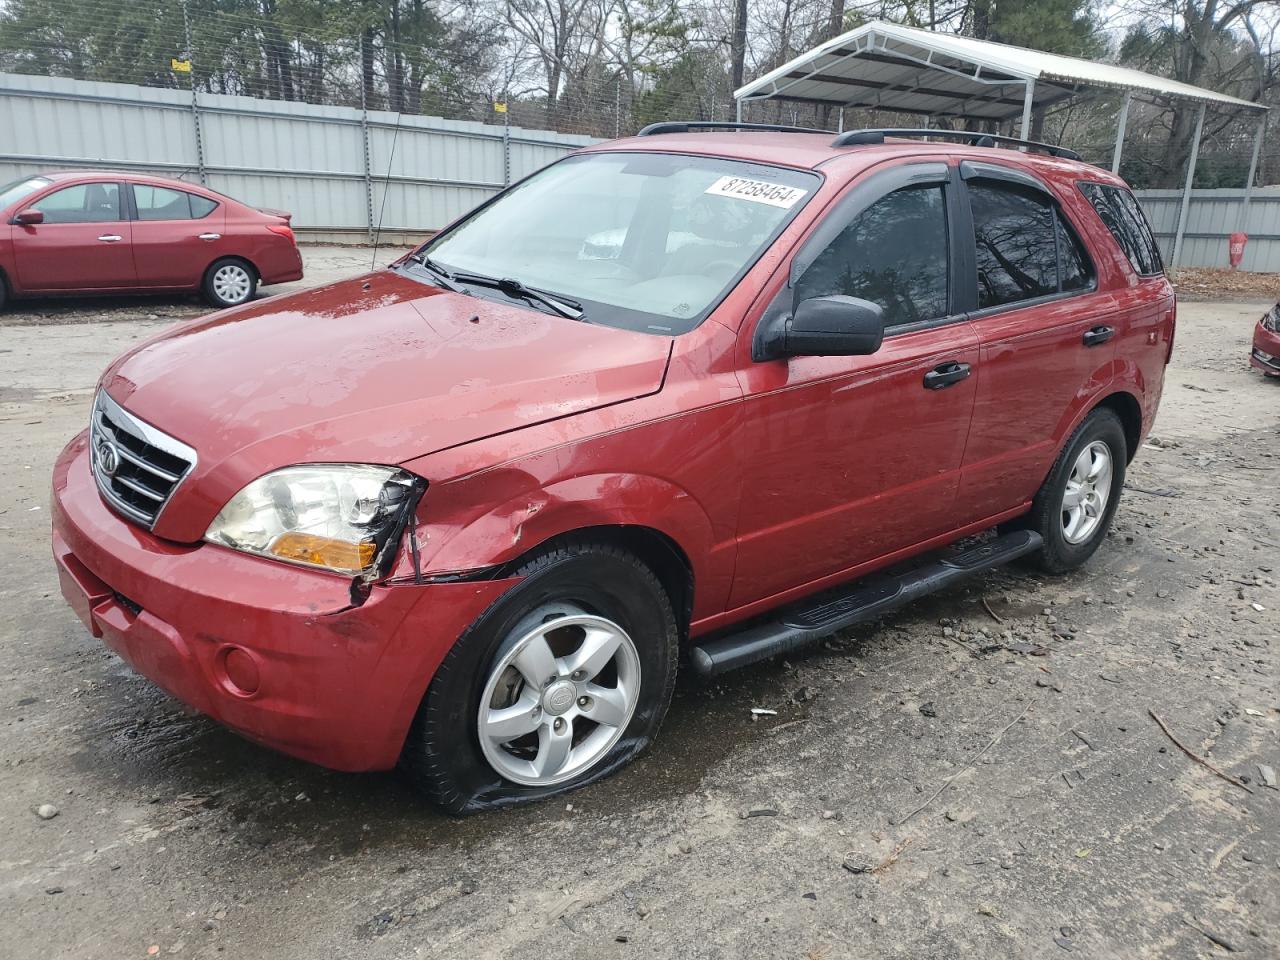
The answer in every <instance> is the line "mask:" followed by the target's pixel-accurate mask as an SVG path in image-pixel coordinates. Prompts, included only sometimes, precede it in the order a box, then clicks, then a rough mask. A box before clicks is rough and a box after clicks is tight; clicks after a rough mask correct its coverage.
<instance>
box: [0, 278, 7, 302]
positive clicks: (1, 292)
mask: <svg viewBox="0 0 1280 960" xmlns="http://www.w3.org/2000/svg"><path fill="white" fill-rule="evenodd" d="M8 299H9V286H8V284H6V283H5V279H4V275H3V274H0V310H3V309H4V305H5V303H6V302H7V301H8Z"/></svg>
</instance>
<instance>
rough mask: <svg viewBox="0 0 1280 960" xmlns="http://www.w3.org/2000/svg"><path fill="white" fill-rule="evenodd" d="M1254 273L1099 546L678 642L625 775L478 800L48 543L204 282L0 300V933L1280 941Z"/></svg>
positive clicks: (1175, 386) (491, 950)
mask: <svg viewBox="0 0 1280 960" xmlns="http://www.w3.org/2000/svg"><path fill="white" fill-rule="evenodd" d="M326 255H327V256H333V257H337V256H339V254H337V253H332V254H326ZM342 256H348V257H350V256H353V254H352V253H351V252H346V253H344V254H342ZM360 266H361V264H360V263H358V262H356V260H352V261H350V262H348V263H347V264H346V267H347V268H350V269H357V268H359V267H360ZM331 269H332V270H333V271H339V270H341V269H343V266H342V265H341V264H337V263H336V262H335V263H334V264H332V265H331ZM310 272H311V275H312V277H313V278H314V277H316V276H319V275H320V273H321V271H320V270H319V269H313V270H312V271H310ZM1263 306H1264V305H1263V304H1262V303H1221V302H1220V303H1214V304H1208V303H1190V304H1185V305H1184V306H1183V308H1182V311H1181V320H1180V328H1179V332H1178V338H1177V349H1176V353H1175V358H1174V362H1173V366H1172V367H1171V369H1170V371H1169V376H1168V380H1167V384H1166V390H1165V400H1164V405H1163V407H1162V410H1161V413H1160V418H1159V421H1158V423H1157V427H1156V439H1154V440H1152V441H1151V443H1149V444H1148V445H1147V446H1146V447H1145V448H1144V449H1143V450H1142V451H1140V452H1139V454H1138V458H1137V461H1136V463H1135V465H1134V467H1133V469H1132V471H1131V473H1130V481H1129V488H1128V490H1127V493H1126V495H1125V499H1124V503H1123V505H1122V507H1121V510H1120V513H1119V515H1118V519H1117V523H1116V525H1115V528H1114V532H1113V534H1112V536H1111V538H1110V540H1109V542H1108V543H1107V544H1105V545H1104V546H1103V548H1102V550H1101V551H1100V552H1099V553H1098V554H1097V556H1096V557H1095V558H1094V559H1093V561H1092V562H1091V563H1090V564H1089V565H1088V566H1087V567H1086V568H1085V569H1084V570H1082V571H1079V572H1077V573H1075V574H1073V575H1071V576H1067V577H1063V578H1058V579H1043V578H1041V577H1039V576H1036V575H1034V574H1032V573H1030V572H1028V571H1027V570H1026V569H1024V568H1020V567H1019V568H1011V569H1007V570H1003V571H1000V572H997V573H994V574H992V575H989V576H987V577H985V578H983V579H981V580H979V581H976V582H974V583H972V584H970V585H969V586H967V587H964V588H958V589H953V590H950V591H948V592H945V593H943V594H939V595H936V596H934V597H932V598H930V599H928V600H926V601H924V602H921V603H918V604H916V605H915V606H912V607H910V608H907V609H905V610H903V611H900V612H899V613H897V614H895V615H893V616H892V617H889V618H888V619H886V620H885V621H883V622H882V623H880V624H877V625H874V626H869V627H866V628H858V629H855V630H852V631H849V632H847V633H845V634H842V635H841V636H839V637H837V638H834V639H833V640H831V641H830V642H828V643H826V644H824V645H823V647H822V648H820V649H818V650H815V651H813V652H812V653H810V654H807V655H804V656H798V657H794V658H792V659H791V660H790V661H789V662H782V663H772V664H767V665H762V666H760V667H757V668H754V669H751V670H747V671H744V672H741V673H738V674H734V675H730V676H728V677H726V678H724V679H723V680H722V681H721V682H719V683H717V684H715V685H711V686H706V685H701V684H698V683H696V682H694V681H693V680H692V679H689V678H686V679H685V680H683V681H682V683H681V684H680V686H679V689H678V692H677V697H676V701H675V704H674V707H673V709H672V712H671V715H670V718H669V719H668V721H667V723H666V725H665V727H664V729H663V732H662V734H661V736H660V738H659V740H658V743H657V745H656V747H655V748H654V749H653V750H652V751H651V752H650V753H649V754H647V755H646V756H645V757H644V758H642V759H641V760H640V761H639V762H637V763H636V764H635V765H634V766H632V767H631V768H629V769H628V770H626V771H624V772H623V773H622V774H620V775H619V776H617V777H615V778H613V779H612V780H610V781H608V782H605V783H603V784H599V785H597V786H595V787H592V788H589V789H587V790H583V791H579V792H577V793H575V794H573V795H571V796H570V797H568V798H565V799H563V800H561V801H559V802H548V803H544V804H541V805H539V806H536V807H533V808H528V809H522V810H517V811H507V812H500V813H494V814H484V815H480V816H476V817H472V818H470V819H467V820H462V821H456V820H450V819H447V818H445V817H442V816H441V815H439V814H437V813H436V812H434V811H433V810H432V809H430V808H428V807H426V806H425V805H424V804H422V803H421V802H419V801H418V799H417V798H416V797H415V796H414V795H413V794H412V793H411V792H410V791H409V790H408V789H407V788H406V787H405V786H404V785H403V784H402V783H401V782H400V781H399V780H398V779H397V778H396V777H395V776H393V775H377V776H369V775H366V776H353V775H342V774H334V773H329V772H326V771H323V770H320V769H318V768H315V767H311V766H308V765H306V764H303V763H299V762H296V761H293V760H289V759H287V758H284V757H281V756H278V755H276V754H273V753H270V752H268V751H265V750H262V749H259V748H257V747H254V746H252V745H250V744H248V743H246V742H244V741H242V740H240V739H238V738H237V737H236V736H234V735H233V734H231V733H229V732H227V731H225V730H223V729H221V728H219V727H217V726H216V725H214V724H213V723H212V722H210V721H208V720H205V719H203V718H201V717H199V716H194V715H192V714H190V713H189V712H187V711H186V710H184V709H183V708H182V707H181V706H180V705H179V704H177V703H175V702H174V701H172V700H169V699H167V698H166V697H165V696H164V695H162V694H160V693H159V692H158V691H156V690H155V689H154V688H153V687H152V686H151V685H150V684H149V683H147V682H146V681H144V680H142V679H140V678H138V677H136V676H135V675H133V674H132V673H131V672H130V671H129V670H128V669H126V668H125V667H124V666H123V665H122V664H121V662H120V661H119V660H117V659H116V658H114V657H113V656H111V655H109V654H108V653H106V652H105V651H104V649H103V648H102V646H101V645H100V643H98V642H96V641H94V640H92V639H91V638H90V637H89V636H88V635H87V634H86V632H85V630H84V628H83V627H82V626H81V624H80V623H79V621H78V620H77V619H76V618H75V616H74V615H73V614H72V613H71V611H70V610H69V609H67V607H66V606H65V605H64V604H63V602H62V600H61V598H60V596H59V594H58V587H57V579H56V576H55V574H54V568H53V562H52V560H51V559H50V556H49V547H48V506H47V496H48V493H47V487H48V478H49V471H50V465H51V463H52V460H53V458H54V456H55V454H56V453H57V451H58V449H59V448H60V447H61V445H62V444H63V443H64V442H65V441H66V440H67V438H69V437H70V436H71V435H72V434H74V433H75V432H76V431H77V430H79V429H80V427H81V425H82V424H83V423H84V422H85V420H86V417H87V411H88V403H89V400H90V396H91V389H92V385H93V383H94V380H95V378H96V376H97V374H98V372H99V371H100V370H101V368H102V366H103V365H104V364H105V363H106V362H107V361H108V359H109V358H110V357H111V356H112V355H114V354H115V353H116V352H118V351H119V350H121V349H122V348H124V347H125V346H127V345H128V344H129V343H131V342H133V341H135V340H137V339H138V338H140V337H142V336H145V335H148V334H150V333H152V332H154V331H156V330H157V329H159V328H160V325H161V322H162V321H163V320H166V319H171V318H173V317H174V316H177V315H184V316H185V315H186V314H185V313H182V314H179V313H177V311H182V310H190V311H191V313H195V312H198V310H197V309H196V308H194V307H187V306H185V305H177V306H175V305H174V304H173V303H172V302H163V301H146V302H141V301H137V302H134V303H132V304H127V303H115V304H108V303H106V302H102V301H99V302H94V303H85V302H82V303H80V304H79V305H74V304H59V305H52V306H51V305H49V304H37V305H33V306H31V307H24V308H23V309H24V312H23V313H19V314H8V315H5V323H4V324H3V328H2V329H0V400H2V401H3V407H2V409H0V442H2V443H3V446H4V449H5V451H6V456H5V458H4V460H3V461H2V462H0V482H2V483H3V487H4V489H6V490H8V491H9V494H8V496H7V497H6V503H7V506H4V507H0V571H3V578H2V579H0V585H2V586H0V597H2V598H3V603H4V610H5V614H4V618H3V621H0V717H2V718H3V719H2V720H0V916H2V917H3V918H4V919H3V925H2V929H3V931H4V934H5V935H4V937H3V939H0V957H7V956H14V957H17V956H24V957H26V956H33V955H38V956H41V957H66V958H77V960H80V958H98V957H101V958H112V960H117V958H127V957H147V956H154V955H160V956H170V955H174V956H179V957H214V956H217V955H219V954H220V953H221V954H224V955H226V956H234V957H238V958H250V960H252V958H259V957H297V958H311V957H343V958H364V957H375V958H401V957H405V958H407V957H433V958H453V957H458V956H468V957H521V958H528V957H544V956H545V957H574V958H597V957H600V958H613V957H620V958H622V957H682V958H683V957H707V958H735V960H736V958H743V957H761V958H783V957H795V958H836V957H873V956H874V957H911V958H919V957H930V958H951V957H957V958H958V957H1028V958H1031V957H1034V958H1043V957H1055V956H1059V955H1064V956H1065V955H1067V954H1075V955H1078V956H1086V957H1093V958H1097V957H1124V958H1132V957H1159V958H1195V957H1210V956H1213V955H1216V954H1220V953H1224V952H1226V950H1227V949H1233V950H1236V951H1238V953H1239V955H1241V956H1244V957H1257V958H1263V957H1276V956H1280V792H1278V791H1277V790H1276V789H1275V788H1274V786H1268V785H1266V784H1267V783H1268V781H1269V780H1273V778H1274V776H1275V771H1277V770H1280V690H1278V689H1277V677H1278V673H1280V671H1278V669H1277V668H1278V667H1280V619H1278V618H1277V612H1276V611H1277V608H1280V589H1277V579H1278V578H1280V572H1278V568H1280V510H1278V500H1280V498H1278V496H1277V486H1278V483H1277V482H1278V481H1280V382H1275V381H1270V382H1269V381H1265V380H1264V379H1263V378H1262V377H1261V376H1260V375H1258V374H1257V373H1256V372H1253V371H1250V370H1249V369H1248V367H1247V366H1246V363H1245V357H1246V354H1247V346H1248V339H1249V336H1250V329H1251V326H1252V324H1253V323H1254V322H1255V321H1256V319H1257V317H1258V316H1259V314H1260V313H1261V311H1262V309H1263ZM21 317H27V318H29V319H26V320H21V319H18V318H21ZM153 317H154V319H153ZM89 321H92V322H93V323H92V326H90V325H88V322H89ZM752 707H765V708H770V709H773V710H776V711H777V715H776V716H769V717H763V718H761V719H759V720H758V721H756V722H753V721H752V719H751V712H750V711H751V708H752ZM1149 711H1151V712H1154V713H1155V714H1156V715H1158V716H1159V717H1160V718H1161V719H1162V720H1163V721H1164V722H1165V723H1166V724H1167V725H1168V728H1169V730H1170V732H1171V733H1172V734H1173V735H1174V736H1176V737H1177V738H1178V740H1179V741H1181V743H1182V744H1184V745H1185V746H1186V747H1187V749H1189V750H1190V751H1192V752H1194V753H1195V754H1197V755H1198V756H1200V757H1202V758H1205V759H1206V760H1207V762H1208V763H1209V764H1212V765H1213V766H1215V767H1216V768H1218V769H1219V770H1221V771H1222V772H1223V773H1225V774H1226V775H1227V776H1229V777H1231V778H1233V779H1234V780H1236V781H1237V782H1236V783H1231V782H1228V781H1227V780H1226V779H1224V778H1223V777H1220V776H1218V775H1216V774H1215V773H1213V772H1211V771H1210V770H1209V769H1206V767H1205V766H1202V765H1200V764H1198V763H1196V762H1194V761H1193V760H1192V759H1190V758H1189V757H1188V756H1187V755H1186V754H1184V753H1183V752H1182V751H1181V750H1180V749H1179V748H1178V747H1177V746H1176V745H1175V744H1174V743H1173V742H1172V740H1171V739H1170V738H1169V737H1167V736H1166V735H1165V733H1164V732H1162V731H1161V729H1160V727H1159V726H1158V725H1157V723H1156V722H1155V720H1154V719H1153V718H1152V716H1151V713H1150V712H1149ZM42 805H48V807H49V808H56V815H54V816H52V817H51V818H50V819H44V818H43V817H44V816H45V815H49V814H51V813H53V809H43V810H41V808H42ZM917 811H918V812H917ZM19 945H21V946H19Z"/></svg>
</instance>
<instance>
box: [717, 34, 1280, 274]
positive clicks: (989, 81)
mask: <svg viewBox="0 0 1280 960" xmlns="http://www.w3.org/2000/svg"><path fill="white" fill-rule="evenodd" d="M1103 91H1115V92H1117V93H1121V94H1123V99H1122V101H1121V106H1120V114H1119V117H1118V118H1117V131H1116V143H1115V149H1114V151H1113V153H1112V159H1111V169H1112V170H1113V171H1118V170H1119V169H1120V158H1121V155H1122V152H1123V149H1124V135H1125V126H1126V124H1127V121H1128V115H1129V104H1130V102H1131V101H1132V100H1133V99H1134V98H1135V97H1136V98H1138V99H1141V100H1146V101H1148V102H1151V103H1155V104H1157V105H1160V106H1164V107H1166V108H1167V107H1169V106H1170V105H1171V104H1173V103H1174V102H1176V101H1186V102H1189V103H1196V104H1198V105H1199V110H1198V112H1197V115H1196V131H1195V138H1194V141H1193V143H1192V148H1191V156H1190V160H1189V162H1188V164H1187V175H1186V184H1185V186H1184V189H1183V202H1182V212H1181V215H1180V216H1179V218H1178V231H1177V234H1176V237H1175V240H1174V249H1173V258H1172V259H1173V263H1174V264H1175V265H1176V264H1177V262H1178V255H1179V253H1180V252H1181V247H1182V233H1183V227H1184V223H1185V220H1186V211H1187V206H1188V204H1189V203H1190V195H1191V183H1192V180H1193V178H1194V176H1195V166H1196V160H1197V158H1198V156H1199V152H1200V137H1201V134H1202V132H1203V130H1204V116H1205V111H1206V110H1207V109H1214V110H1222V111H1228V112H1236V113H1239V112H1249V113H1254V114H1256V115H1257V116H1258V131H1257V135H1256V137H1255V139H1254V144H1253V157H1252V160H1251V161H1250V165H1249V175H1248V179H1247V180H1246V182H1245V191H1246V194H1245V199H1244V203H1243V205H1242V210H1241V217H1242V218H1243V214H1244V211H1245V209H1247V207H1248V203H1249V191H1251V190H1252V187H1253V180H1254V177H1255V175H1256V173H1257V165H1258V156H1259V153H1260V152H1261V149H1262V140H1263V137H1264V135H1265V129H1266V115H1267V108H1266V107H1265V106H1263V105H1262V104H1258V103H1253V102H1252V101H1249V100H1241V99H1239V98H1237V97H1230V96H1227V95H1226V94H1223V93H1218V92H1216V91H1214V90H1206V89H1204V88H1203V87H1195V86H1191V85H1190V84H1186V83H1179V82H1178V81H1177V80H1169V79H1166V78H1164V77H1159V76H1156V75H1155V74H1151V73H1144V72H1142V71H1141V70H1133V69H1130V68H1128V67H1119V66H1113V65H1111V64H1106V63H1096V62H1094V61H1091V60H1081V59H1079V58H1077V57H1065V56H1061V55H1060V54H1054V53H1044V52H1042V51H1039V50H1031V49H1028V48H1026V47H1013V46H1009V45H1007V44H1003V43H993V42H991V41H989V40H975V39H973V38H972V37H962V36H957V35H955V34H948V33H934V32H932V31H928V30H917V29H914V28H912V27H902V26H898V25H897V24H893V23H885V22H883V21H873V22H871V23H867V24H864V25H863V26H861V27H858V28H856V29H854V30H850V31H849V32H848V33H844V34H841V35H840V36H838V37H835V38H834V39H832V40H828V41H827V42H826V43H823V44H821V45H820V46H817V47H814V48H813V49H812V50H810V51H808V52H807V53H804V54H801V55H800V56H798V57H796V58H795V59H794V60H791V61H790V62H788V63H785V64H783V65H782V66H780V67H778V69H776V70H773V71H772V72H770V73H767V74H765V75H764V76H762V77H760V78H759V79H758V80H755V81H753V82H751V83H749V84H747V85H746V86H744V87H741V88H740V89H738V90H737V91H735V92H734V99H735V100H736V101H737V109H738V119H739V120H741V118H742V107H743V104H745V103H749V102H752V101H759V100H786V101H792V102H797V101H798V102H802V103H816V104H825V105H828V106H831V107H838V108H842V109H843V108H845V107H855V108H862V109H873V110H889V111H895V112H898V113H909V114H919V115H922V116H925V117H931V118H935V119H964V120H991V121H996V122H1012V121H1016V120H1019V119H1020V120H1021V124H1020V129H1021V134H1020V135H1021V137H1022V139H1024V140H1026V139H1029V136H1030V133H1031V121H1032V115H1033V113H1035V112H1036V111H1038V110H1040V109H1043V108H1047V107H1051V106H1053V105H1055V104H1058V103H1061V102H1063V101H1066V100H1069V99H1071V98H1072V97H1075V96H1078V95H1082V94H1090V93H1098V92H1103Z"/></svg>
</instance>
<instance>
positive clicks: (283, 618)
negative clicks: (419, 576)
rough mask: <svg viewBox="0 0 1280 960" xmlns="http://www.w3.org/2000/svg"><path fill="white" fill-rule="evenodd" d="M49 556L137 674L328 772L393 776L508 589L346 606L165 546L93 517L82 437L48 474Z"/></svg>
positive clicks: (320, 587)
mask: <svg viewBox="0 0 1280 960" xmlns="http://www.w3.org/2000/svg"><path fill="white" fill-rule="evenodd" d="M53 553H54V558H55V560H56V561H57V565H58V575H59V579H60V581H61V586H62V594H63V596H64V597H65V598H66V600H67V602H68V603H69V604H70V605H71V607H72V608H73V609H74V610H75V611H76V613H77V614H78V615H79V616H80V619H81V620H83V621H84V623H85V626H87V627H88V628H89V631H90V632H91V633H92V634H93V635H94V636H96V637H101V638H102V640H103V641H104V642H105V643H106V645H107V646H108V647H110V648H111V649H112V650H114V651H115V652H116V653H118V654H119V655H120V656H121V657H123V658H124V659H125V660H126V661H127V662H128V663H129V664H130V665H131V666H132V667H133V668H134V669H135V670H137V671H138V672H139V673H141V674H142V675H144V676H146V677H147V678H149V679H150V680H152V681H153V682H154V683H156V684H157V685H158V686H159V687H161V688H162V689H164V690H165V691H166V692H168V693H169V694H170V695H172V696H174V697H176V698H177V699H179V700H181V701H183V702H184V703H186V704H188V705H190V706H192V707H194V708H195V709H197V710H199V711H200V712H202V713H205V714H207V715H208V716H210V717H212V718H213V719H215V720H217V721H218V722H220V723H222V724H224V725H226V726H228V727H230V728H231V729H233V730H235V731H237V732H238V733H241V734H243V735H244V736H246V737H248V738H249V739H251V740H255V741H257V742H259V743H262V744H265V745H266V746H269V747H272V748H274V749H277V750H280V751H282V752H284V753H288V754H291V755H293V756H296V757H300V758H302V759H304V760H309V761H311V762H313V763H318V764H321V765H323V766H326V767H332V768H334V769H338V770H381V769H388V768H390V767H392V766H394V765H395V763H396V760H397V759H398V757H399V755H400V749H401V746H402V745H403V743H404V738H405V734H406V732H407V731H408V729H409V724H410V722H411V721H412V719H413V715H414V713H415V711H416V710H417V707H418V704H419V703H420V702H421V699H422V696H423V693H424V692H425V690H426V688H427V684H428V683H430V681H431V677H432V675H433V674H434V673H435V670H436V668H437V667H438V666H439V664H440V661H441V660H442V659H443V658H444V656H445V654H446V653H447V652H448V650H449V648H450V647H451V646H452V645H453V643H454V642H455V641H456V640H457V638H458V636H459V635H460V634H461V633H462V632H463V631H464V630H465V629H466V627H467V626H468V625H469V624H470V623H471V622H473V621H474V620H475V619H476V617H478V616H479V615H480V614H481V613H482V612H483V611H484V610H485V609H486V608H487V607H488V606H489V604H491V603H492V602H493V601H494V600H495V599H497V597H498V596H499V595H500V594H501V593H502V592H503V591H504V590H506V589H507V588H508V587H509V586H510V585H511V581H489V582H477V583H451V584H431V585H405V586H394V587H387V586H380V587H375V588H374V589H373V590H372V592H371V593H370V595H369V597H368V598H367V599H366V600H365V602H364V603H363V604H361V605H360V606H358V607H357V606H352V604H351V597H350V590H349V581H348V580H346V579H344V578H342V577H336V576H333V575H331V574H326V573H323V572H318V571H311V570H305V569H302V568H298V567H291V566H288V565H286V564H283V563H277V562H275V561H272V560H266V559H262V558H259V557H252V556H249V555H247V554H241V553H238V552H236V551H234V550H230V549H226V548H223V547H218V546H214V545H211V544H199V545H188V544H175V543H171V542H169V541H166V540H161V539H159V538H157V537H155V536H153V535H152V534H151V533H149V532H148V531H146V530H143V529H142V528H140V527H138V526H135V525H133V524H131V523H129V522H127V521H125V520H123V519H122V518H120V517H119V516H117V515H116V514H115V513H114V512H112V511H111V510H110V509H109V508H108V507H107V506H106V504H105V503H104V502H103V500H102V498H101V496H100V495H99V493H98V490H97V488H96V486H95V485H94V482H93V478H92V476H91V474H90V471H89V459H88V451H87V443H86V435H85V434H83V433H82V434H81V435H80V436H78V437H76V438H75V439H74V440H73V441H71V443H70V444H68V445H67V447H66V449H65V450H63V452H62V454H61V456H59V458H58V461H57V463H56V464H55V466H54V473H53Z"/></svg>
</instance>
